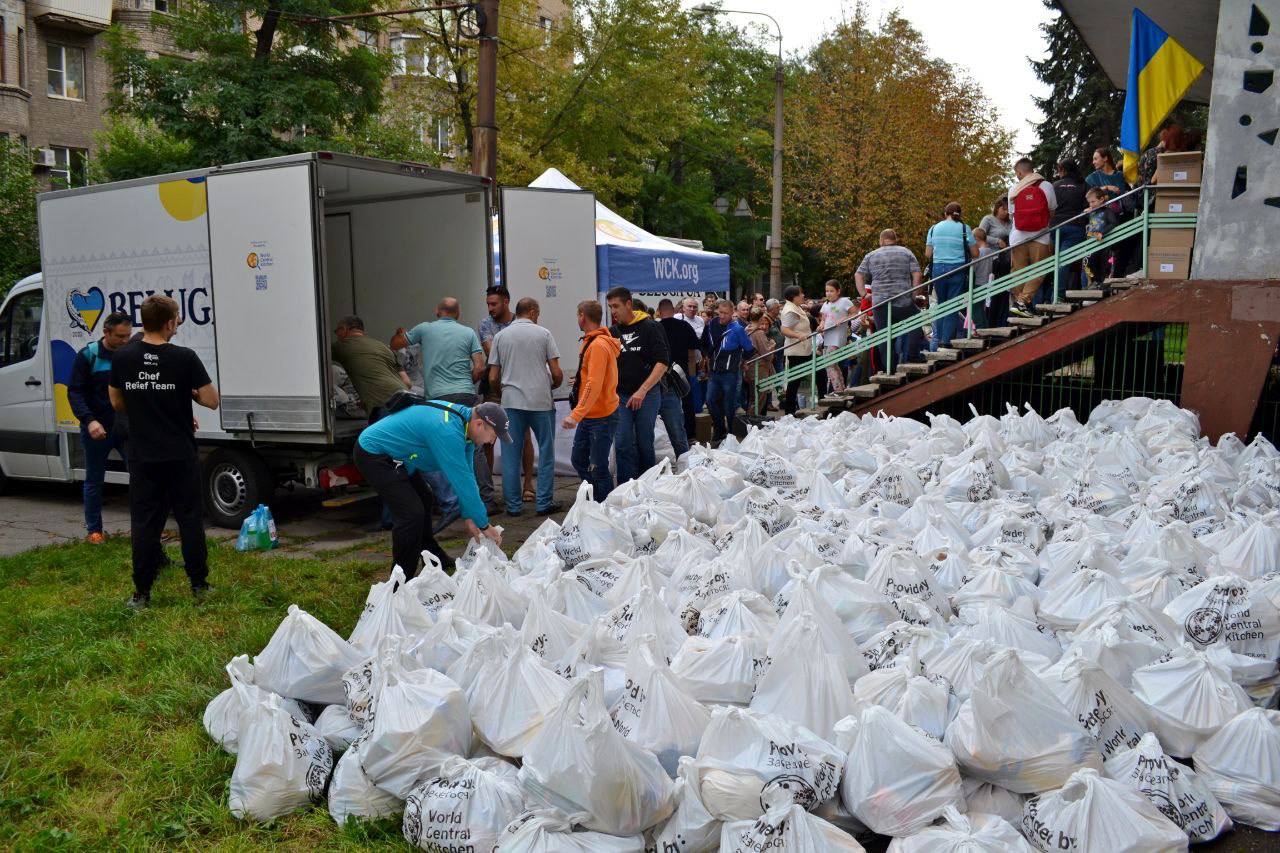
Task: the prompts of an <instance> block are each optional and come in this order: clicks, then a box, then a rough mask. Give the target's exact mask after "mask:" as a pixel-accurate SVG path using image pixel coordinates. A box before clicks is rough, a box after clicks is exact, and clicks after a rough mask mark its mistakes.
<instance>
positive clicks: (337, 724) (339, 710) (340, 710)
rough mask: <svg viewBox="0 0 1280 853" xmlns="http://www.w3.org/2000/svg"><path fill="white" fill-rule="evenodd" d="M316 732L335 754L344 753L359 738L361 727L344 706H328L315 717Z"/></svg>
mask: <svg viewBox="0 0 1280 853" xmlns="http://www.w3.org/2000/svg"><path fill="white" fill-rule="evenodd" d="M315 727H316V731H318V732H319V733H320V736H321V737H323V738H324V739H325V741H326V742H327V743H328V744H329V746H330V747H332V748H333V751H334V752H335V753H337V752H344V751H345V750H346V749H347V748H348V747H350V746H351V744H352V742H354V741H355V740H356V738H358V737H360V731H361V727H360V725H359V724H358V723H357V722H356V721H355V720H353V719H351V715H350V714H349V713H347V706H346V705H329V706H328V707H326V708H325V709H324V710H323V711H321V712H320V716H318V717H316V721H315Z"/></svg>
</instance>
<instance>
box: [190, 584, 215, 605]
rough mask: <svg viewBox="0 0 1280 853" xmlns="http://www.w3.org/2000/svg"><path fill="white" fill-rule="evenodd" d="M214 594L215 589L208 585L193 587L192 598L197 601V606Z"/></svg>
mask: <svg viewBox="0 0 1280 853" xmlns="http://www.w3.org/2000/svg"><path fill="white" fill-rule="evenodd" d="M212 593H213V587H211V586H209V585H208V584H207V583H205V584H201V585H200V586H193V587H191V597H192V598H194V599H195V600H196V604H200V603H202V602H204V601H205V600H206V599H207V598H208V597H209V596H210V595H211V594H212Z"/></svg>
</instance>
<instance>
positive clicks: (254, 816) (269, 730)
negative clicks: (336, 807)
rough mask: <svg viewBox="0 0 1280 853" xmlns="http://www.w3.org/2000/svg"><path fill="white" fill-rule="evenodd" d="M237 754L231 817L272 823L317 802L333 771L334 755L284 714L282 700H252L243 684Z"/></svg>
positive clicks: (314, 734)
mask: <svg viewBox="0 0 1280 853" xmlns="http://www.w3.org/2000/svg"><path fill="white" fill-rule="evenodd" d="M237 689H239V690H242V691H243V692H244V693H245V694H246V695H245V696H244V698H243V702H244V704H245V710H244V712H243V713H242V714H241V718H240V741H239V744H240V750H239V752H238V753H237V755H236V766H235V769H234V770H233V771H231V794H230V797H229V800H228V805H229V806H230V808H231V814H233V815H234V816H236V817H238V818H249V819H251V820H259V821H263V820H271V819H272V818H274V817H279V816H281V815H285V814H288V813H289V812H292V811H295V810H297V809H300V808H302V807H303V806H305V805H307V804H308V803H314V802H319V801H320V799H321V797H323V796H324V789H325V785H327V784H328V782H329V774H330V772H332V770H333V750H332V749H330V748H329V744H327V743H325V740H324V738H323V737H321V736H320V733H319V732H317V731H316V730H315V729H314V728H312V726H311V724H310V723H307V722H304V721H303V720H300V719H298V718H297V717H295V716H293V715H292V714H290V713H289V712H288V711H287V710H285V709H284V707H283V705H282V703H281V700H280V697H279V696H275V695H272V694H265V695H264V696H263V697H261V698H255V697H253V696H252V695H251V694H250V693H249V689H248V686H247V685H237Z"/></svg>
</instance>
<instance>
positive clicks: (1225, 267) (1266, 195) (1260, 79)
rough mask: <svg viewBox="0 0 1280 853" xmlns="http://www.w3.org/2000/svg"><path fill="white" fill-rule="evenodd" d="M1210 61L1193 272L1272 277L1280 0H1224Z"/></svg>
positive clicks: (1279, 220)
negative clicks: (1205, 144)
mask: <svg viewBox="0 0 1280 853" xmlns="http://www.w3.org/2000/svg"><path fill="white" fill-rule="evenodd" d="M1251 27H1252V29H1253V31H1254V32H1253V33H1251V32H1250V29H1251ZM1264 30H1265V34H1263V31H1264ZM1213 61H1214V66H1213V90H1212V96H1211V99H1210V102H1209V133H1208V144H1207V148H1206V150H1205V168H1204V182H1203V186H1202V187H1201V190H1200V218H1199V229H1198V232H1197V234H1196V246H1195V258H1194V260H1193V262H1192V268H1191V277H1192V278H1196V279H1263V278H1268V277H1274V276H1275V275H1276V271H1277V270H1280V255H1278V254H1277V251H1276V237H1277V235H1280V139H1277V138H1276V137H1277V136H1278V135H1280V133H1278V130H1280V0H1222V3H1221V7H1220V9H1219V13H1218V43H1217V50H1216V52H1215V54H1214V59H1213ZM1256 90H1261V91H1256Z"/></svg>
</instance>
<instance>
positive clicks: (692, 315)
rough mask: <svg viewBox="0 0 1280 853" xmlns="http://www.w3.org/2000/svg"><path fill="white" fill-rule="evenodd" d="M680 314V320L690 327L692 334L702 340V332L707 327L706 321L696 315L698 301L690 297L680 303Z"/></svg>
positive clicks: (699, 315)
mask: <svg viewBox="0 0 1280 853" xmlns="http://www.w3.org/2000/svg"><path fill="white" fill-rule="evenodd" d="M680 312H681V313H680V319H681V320H684V321H685V322H686V323H688V324H689V325H690V326H692V327H693V333H694V334H695V335H697V337H698V340H702V330H703V329H705V328H706V327H707V321H706V320H704V319H702V315H701V314H699V313H698V300H696V299H694V298H693V297H692V296H690V297H689V298H688V299H686V300H685V301H684V302H681V303H680Z"/></svg>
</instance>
